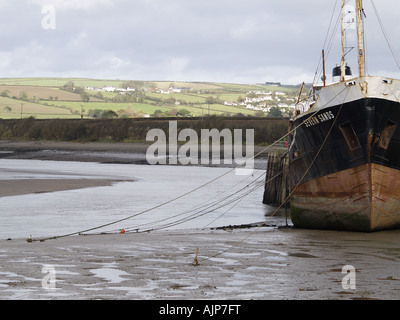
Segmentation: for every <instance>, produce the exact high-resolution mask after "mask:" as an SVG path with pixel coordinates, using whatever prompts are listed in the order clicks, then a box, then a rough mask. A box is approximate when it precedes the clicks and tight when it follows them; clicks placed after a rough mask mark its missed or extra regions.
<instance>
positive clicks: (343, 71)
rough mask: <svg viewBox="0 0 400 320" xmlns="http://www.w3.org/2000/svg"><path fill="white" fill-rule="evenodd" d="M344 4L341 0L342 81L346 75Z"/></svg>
mask: <svg viewBox="0 0 400 320" xmlns="http://www.w3.org/2000/svg"><path fill="white" fill-rule="evenodd" d="M344 5H345V0H342V62H341V64H340V80H341V81H344V79H345V78H344V77H345V75H346V61H345V52H344Z"/></svg>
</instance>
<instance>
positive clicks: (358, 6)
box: [356, 0, 365, 78]
mask: <svg viewBox="0 0 400 320" xmlns="http://www.w3.org/2000/svg"><path fill="white" fill-rule="evenodd" d="M356 14H357V38H358V69H359V72H360V78H362V77H364V75H365V62H364V35H363V20H362V14H363V2H362V0H356Z"/></svg>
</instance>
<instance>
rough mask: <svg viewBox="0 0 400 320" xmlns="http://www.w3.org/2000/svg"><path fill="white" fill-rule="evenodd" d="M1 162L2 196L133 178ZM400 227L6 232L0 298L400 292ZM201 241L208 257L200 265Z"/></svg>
mask: <svg viewBox="0 0 400 320" xmlns="http://www.w3.org/2000/svg"><path fill="white" fill-rule="evenodd" d="M68 148H69V149H68ZM145 149H146V146H145V145H136V146H133V145H122V144H118V145H114V144H111V145H110V144H84V146H83V145H82V144H73V143H72V144H70V143H61V144H58V143H36V142H3V143H1V147H0V151H1V154H0V155H1V158H3V159H8V160H10V159H36V160H37V159H40V160H53V161H54V160H62V161H68V160H72V161H81V160H78V159H79V158H81V159H83V158H85V159H86V161H87V162H92V161H98V162H102V161H103V162H104V163H109V162H110V161H112V162H113V163H117V164H116V165H118V163H119V161H122V162H123V163H126V162H124V161H127V160H124V159H128V158H129V159H130V160H129V161H133V162H134V161H136V160H137V157H136V158H134V159H132V156H131V155H132V153H138V154H140V153H141V154H143V150H145ZM46 150H47V151H46ZM140 150H141V151H140ZM64 152H65V154H63V153H64ZM88 153H89V154H90V155H88ZM127 155H128V156H127ZM43 158H46V159H43ZM110 159H111V160H110ZM1 163H2V162H1V160H0V175H1V177H2V180H1V187H0V199H7V201H8V203H10V201H13V199H20V198H18V197H19V196H21V195H29V194H36V196H37V197H40V198H39V199H43V201H45V200H46V199H47V198H43V197H45V196H47V195H54V194H57V192H58V191H65V190H74V189H75V190H91V189H90V188H91V187H94V186H109V185H110V184H113V183H115V182H118V181H122V180H124V179H123V178H122V177H118V176H116V175H115V174H111V173H110V174H109V176H107V174H106V173H104V176H98V175H95V174H93V176H91V174H90V172H89V171H88V172H87V173H86V175H85V176H83V177H82V176H80V175H79V174H77V173H74V172H69V171H68V172H66V171H62V170H60V171H58V172H52V171H46V172H45V170H44V169H41V168H37V170H36V172H35V178H36V179H30V178H29V175H30V173H29V172H26V171H24V170H23V168H20V169H15V170H14V171H13V172H11V171H10V170H9V169H8V170H6V169H4V168H2V166H1ZM43 163H44V164H43V165H46V161H44V162H43ZM77 165H78V164H77ZM31 174H32V173H31ZM199 174H201V173H199ZM60 175H62V176H60ZM10 177H11V178H10ZM130 179H131V178H130ZM128 180H129V179H128ZM86 188H89V189H86ZM72 196H73V195H72ZM112 196H113V195H110V197H112ZM1 197H3V198H1ZM21 199H22V198H21ZM35 199H36V198H35ZM49 199H50V198H49ZM15 201H17V200H15ZM52 201H54V203H57V201H58V200H57V198H54V200H52ZM260 201H261V199H260ZM11 203H12V202H11ZM52 203H53V202H52ZM53 205H55V204H53ZM122 205H123V204H121V206H122ZM128 205H130V204H128ZM96 210H98V209H96ZM399 236H400V230H393V231H384V232H376V233H370V234H367V233H354V232H337V231H319V230H301V229H296V228H293V227H288V228H286V227H283V226H276V227H273V226H272V227H271V226H270V227H262V228H256V227H252V228H229V227H228V228H224V229H216V228H212V227H209V228H192V229H187V228H186V229H182V230H180V229H177V230H165V231H153V232H145V233H135V232H129V233H118V232H115V233H113V234H93V235H89V234H87V235H85V234H84V235H74V236H69V237H62V238H58V239H51V240H46V241H33V242H27V241H26V239H25V238H22V237H20V238H12V239H11V240H7V239H2V240H1V244H0V256H1V259H0V288H1V290H0V299H3V300H8V299H12V300H14V299H40V300H42V299H43V300H46V299H54V300H64V299H66V300H92V299H107V300H109V299H112V300H114V299H115V300H124V299H129V300H137V299H138V300H143V299H144V300H165V299H167V300H190V299H196V300H197V299H199V300H218V299H222V300H225V299H229V300H251V299H254V300H264V299H269V300H287V299H288V300H310V299H323V300H325V299H334V300H336V299H338V300H342V299H343V300H349V299H355V300H358V299H389V300H394V299H398V298H399V297H400V270H399V268H398V265H399V262H400V244H399V241H398V239H399ZM39 239H40V237H37V238H36V237H35V236H34V240H39ZM197 248H198V250H199V253H198V262H199V264H198V265H197V266H194V264H193V263H194V258H195V254H196V250H197ZM349 265H350V266H353V267H354V270H355V272H354V276H355V277H354V279H353V278H352V279H353V280H354V281H355V288H354V289H352V288H347V287H346V283H347V282H346V281H347V280H346V279H347V278H346V276H347V275H348V274H347V273H346V271H343V268H344V267H345V266H349ZM345 280H346V281H345Z"/></svg>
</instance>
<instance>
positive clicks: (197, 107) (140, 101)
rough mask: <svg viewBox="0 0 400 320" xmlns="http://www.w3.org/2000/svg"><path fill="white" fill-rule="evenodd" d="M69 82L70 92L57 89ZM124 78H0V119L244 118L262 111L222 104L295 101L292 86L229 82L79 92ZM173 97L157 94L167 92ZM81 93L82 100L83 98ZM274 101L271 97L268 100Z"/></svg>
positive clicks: (146, 84)
mask: <svg viewBox="0 0 400 320" xmlns="http://www.w3.org/2000/svg"><path fill="white" fill-rule="evenodd" d="M69 82H72V83H73V85H74V90H75V87H76V88H80V91H77V90H75V91H74V90H70V91H67V90H62V87H63V86H65V85H66V84H67V83H69ZM124 83H125V84H126V83H127V81H125V80H110V79H109V80H107V79H80V78H1V79H0V118H3V119H18V118H27V117H31V116H33V117H35V118H37V119H49V118H66V119H68V118H81V117H82V118H93V117H103V116H104V117H105V115H106V114H107V116H112V117H125V118H126V117H128V118H134V117H148V116H150V117H151V116H156V115H158V116H182V115H184V116H203V115H208V114H209V115H225V116H233V115H240V114H242V115H247V116H267V115H268V113H267V112H260V111H256V110H252V109H246V108H245V106H239V105H237V106H227V105H224V102H225V101H233V102H237V101H238V100H240V99H244V98H245V97H246V95H247V94H248V93H249V92H256V91H262V92H272V93H273V94H274V93H275V92H280V93H281V94H280V96H279V99H278V96H276V99H275V100H274V101H270V102H268V103H269V104H270V105H271V106H274V105H278V103H282V102H284V103H288V104H289V103H290V101H294V100H295V99H297V95H298V92H299V88H298V87H292V86H279V87H278V86H266V85H248V84H229V83H205V82H177V81H175V82H174V81H151V82H146V81H136V82H132V83H133V85H137V86H138V87H136V88H135V89H136V91H135V92H134V93H130V94H125V95H121V94H120V93H118V92H99V91H95V90H85V89H84V88H87V87H94V88H100V89H101V88H103V87H105V86H113V87H115V88H121V87H122V86H123V85H124ZM171 87H172V88H176V89H179V90H180V91H181V92H179V93H169V94H165V93H161V92H160V91H165V90H167V89H168V88H171ZM84 95H86V98H85V97H84ZM274 97H275V96H274Z"/></svg>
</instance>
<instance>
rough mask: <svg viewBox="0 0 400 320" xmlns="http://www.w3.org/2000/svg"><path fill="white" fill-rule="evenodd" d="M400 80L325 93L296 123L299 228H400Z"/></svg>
mask: <svg viewBox="0 0 400 320" xmlns="http://www.w3.org/2000/svg"><path fill="white" fill-rule="evenodd" d="M398 97H400V81H399V80H395V79H387V78H382V77H363V78H356V79H352V80H351V81H344V82H340V83H336V84H333V85H330V86H326V87H323V88H321V89H320V91H319V92H318V93H317V97H316V99H315V102H314V103H313V104H312V105H310V106H309V109H308V110H307V111H305V112H303V113H301V114H299V115H298V116H296V117H295V118H294V120H293V121H292V123H291V125H292V127H293V128H294V131H293V134H291V136H290V148H289V184H290V191H291V199H290V205H291V218H292V222H293V224H294V225H295V226H297V227H300V228H316V229H335V230H350V231H365V232H371V231H377V230H384V229H392V228H399V227H400V125H399V122H400V102H399V100H398Z"/></svg>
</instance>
